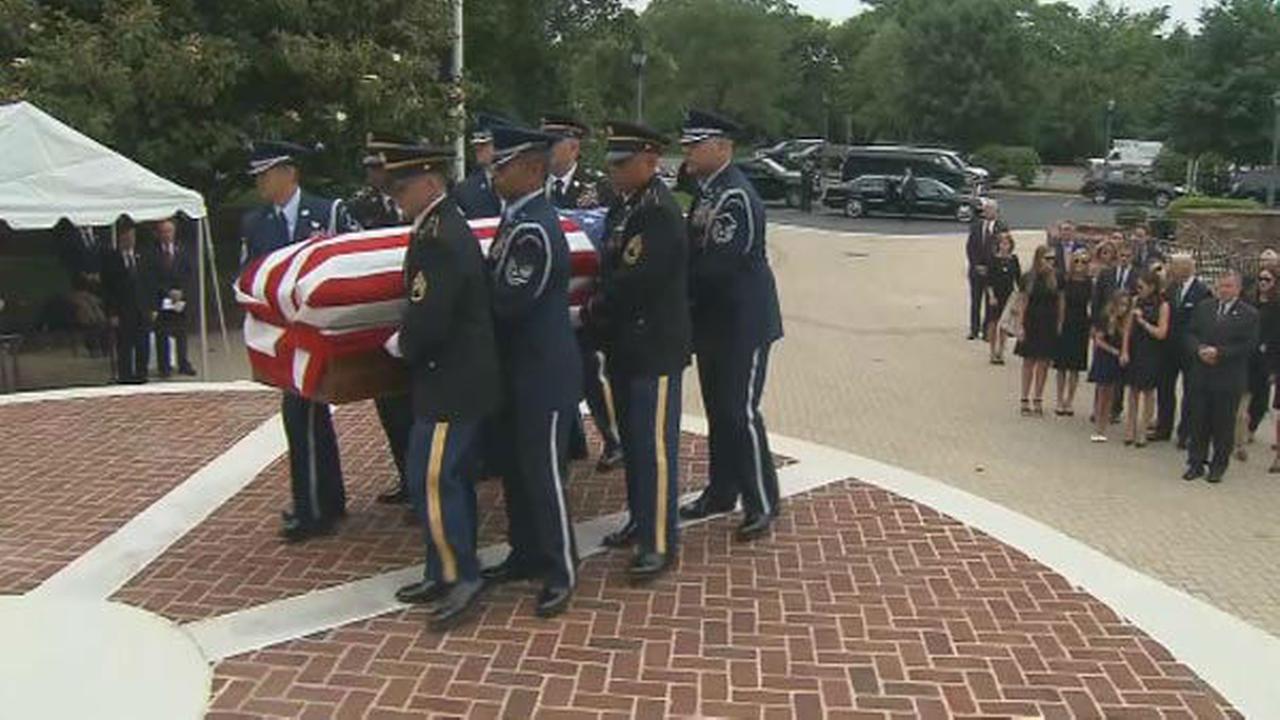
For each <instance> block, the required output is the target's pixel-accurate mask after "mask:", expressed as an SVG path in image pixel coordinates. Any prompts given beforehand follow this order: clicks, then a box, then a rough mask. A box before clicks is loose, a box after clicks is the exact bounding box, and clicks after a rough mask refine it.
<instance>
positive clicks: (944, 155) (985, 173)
mask: <svg viewBox="0 0 1280 720" xmlns="http://www.w3.org/2000/svg"><path fill="white" fill-rule="evenodd" d="M871 147H876V148H882V149H886V150H894V151H897V152H902V153H909V154H914V155H918V156H920V157H923V158H926V159H928V160H931V161H933V162H935V163H939V164H941V165H944V166H947V167H950V168H952V169H954V170H959V171H960V172H962V173H964V174H965V175H966V176H967V177H968V186H969V187H971V188H972V189H973V192H974V194H975V195H986V194H987V190H988V189H990V187H991V172H990V171H989V170H987V169H986V168H984V167H979V166H977V165H971V164H970V163H969V161H968V160H966V159H965V158H964V156H963V155H961V154H960V153H958V152H956V151H955V150H951V149H949V148H939V147H917V146H914V145H873V146H871Z"/></svg>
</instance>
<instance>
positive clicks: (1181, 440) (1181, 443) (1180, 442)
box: [1178, 438, 1187, 450]
mask: <svg viewBox="0 0 1280 720" xmlns="http://www.w3.org/2000/svg"><path fill="white" fill-rule="evenodd" d="M1178 449H1179V450H1186V449H1187V439H1186V438H1178Z"/></svg>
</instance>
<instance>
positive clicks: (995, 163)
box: [973, 145, 1040, 188]
mask: <svg viewBox="0 0 1280 720" xmlns="http://www.w3.org/2000/svg"><path fill="white" fill-rule="evenodd" d="M973 162H974V164H975V165H979V166H981V167H984V168H986V169H987V170H989V171H990V172H991V184H993V185H994V184H995V183H996V182H998V181H999V180H1000V179H1001V178H1005V177H1008V176H1013V178H1014V179H1015V180H1017V181H1018V184H1019V185H1021V186H1022V187H1024V188H1025V187H1030V186H1031V185H1033V184H1034V183H1035V181H1036V178H1038V177H1039V176H1040V154H1039V153H1037V152H1036V150H1035V148H1032V147H1025V146H1022V145H985V146H983V147H981V148H979V149H978V151H977V152H975V153H974V154H973Z"/></svg>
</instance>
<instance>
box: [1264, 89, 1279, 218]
mask: <svg viewBox="0 0 1280 720" xmlns="http://www.w3.org/2000/svg"><path fill="white" fill-rule="evenodd" d="M1271 104H1272V106H1273V107H1274V108H1275V111H1276V129H1275V132H1274V134H1273V135H1272V137H1271V172H1269V173H1267V207H1269V208H1271V207H1275V205H1276V176H1277V175H1280V92H1276V94H1275V95H1272V96H1271Z"/></svg>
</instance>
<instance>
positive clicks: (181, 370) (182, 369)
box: [178, 365, 196, 377]
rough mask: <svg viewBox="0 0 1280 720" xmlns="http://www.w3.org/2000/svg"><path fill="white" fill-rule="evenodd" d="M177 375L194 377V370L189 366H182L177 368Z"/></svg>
mask: <svg viewBox="0 0 1280 720" xmlns="http://www.w3.org/2000/svg"><path fill="white" fill-rule="evenodd" d="M178 374H179V375H186V376H187V377H195V376H196V369H195V368H193V367H191V366H190V365H183V366H182V367H180V368H178Z"/></svg>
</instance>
